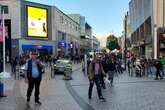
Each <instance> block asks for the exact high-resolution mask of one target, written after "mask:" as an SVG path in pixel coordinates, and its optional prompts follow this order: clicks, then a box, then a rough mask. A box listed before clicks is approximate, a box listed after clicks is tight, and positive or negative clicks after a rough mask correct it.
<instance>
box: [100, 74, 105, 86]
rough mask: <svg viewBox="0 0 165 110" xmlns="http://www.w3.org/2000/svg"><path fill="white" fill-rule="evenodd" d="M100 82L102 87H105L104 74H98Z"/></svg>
mask: <svg viewBox="0 0 165 110" xmlns="http://www.w3.org/2000/svg"><path fill="white" fill-rule="evenodd" d="M100 84H101V86H102V87H103V88H105V82H104V75H103V74H101V75H100Z"/></svg>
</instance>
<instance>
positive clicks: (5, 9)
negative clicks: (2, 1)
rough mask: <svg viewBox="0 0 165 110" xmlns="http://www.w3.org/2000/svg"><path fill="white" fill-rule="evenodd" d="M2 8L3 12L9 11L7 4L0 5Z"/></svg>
mask: <svg viewBox="0 0 165 110" xmlns="http://www.w3.org/2000/svg"><path fill="white" fill-rule="evenodd" d="M2 9H3V10H4V14H8V13H9V9H8V6H2Z"/></svg>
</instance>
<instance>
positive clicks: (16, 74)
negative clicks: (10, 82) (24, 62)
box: [15, 66, 20, 80]
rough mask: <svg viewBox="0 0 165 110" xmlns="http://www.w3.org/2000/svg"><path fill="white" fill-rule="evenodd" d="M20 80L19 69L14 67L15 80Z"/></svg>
mask: <svg viewBox="0 0 165 110" xmlns="http://www.w3.org/2000/svg"><path fill="white" fill-rule="evenodd" d="M19 79H20V67H19V66H16V73H15V80H19Z"/></svg>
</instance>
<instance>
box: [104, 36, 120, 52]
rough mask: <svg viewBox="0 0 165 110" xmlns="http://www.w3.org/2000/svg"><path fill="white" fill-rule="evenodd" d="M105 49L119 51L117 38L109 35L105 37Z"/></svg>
mask: <svg viewBox="0 0 165 110" xmlns="http://www.w3.org/2000/svg"><path fill="white" fill-rule="evenodd" d="M106 44H107V45H106V47H107V48H108V49H109V50H114V49H120V47H119V44H118V41H117V38H116V37H115V36H114V35H109V36H108V37H107V43H106Z"/></svg>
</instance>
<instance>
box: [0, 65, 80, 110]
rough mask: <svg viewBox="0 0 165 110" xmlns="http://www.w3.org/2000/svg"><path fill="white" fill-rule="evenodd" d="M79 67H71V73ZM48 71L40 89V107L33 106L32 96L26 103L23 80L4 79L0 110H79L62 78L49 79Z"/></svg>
mask: <svg viewBox="0 0 165 110" xmlns="http://www.w3.org/2000/svg"><path fill="white" fill-rule="evenodd" d="M80 66H81V65H73V71H75V70H76V69H78V68H80ZM50 73H51V72H50V69H47V70H46V73H45V75H44V77H43V80H42V83H41V89H40V92H41V93H40V97H41V102H42V106H40V107H39V106H35V105H34V101H33V100H34V97H33V96H32V98H31V102H30V104H27V103H26V90H27V84H26V83H25V82H24V79H21V80H19V81H15V80H13V78H11V79H5V80H4V81H3V82H4V84H5V87H6V88H5V93H6V94H7V95H8V97H6V98H0V110H81V107H80V106H79V105H78V104H77V103H76V101H75V100H74V98H73V97H72V96H71V95H70V93H69V92H68V90H67V88H66V85H65V81H64V80H63V76H61V75H57V76H55V78H53V79H52V78H51V75H50Z"/></svg>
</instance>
